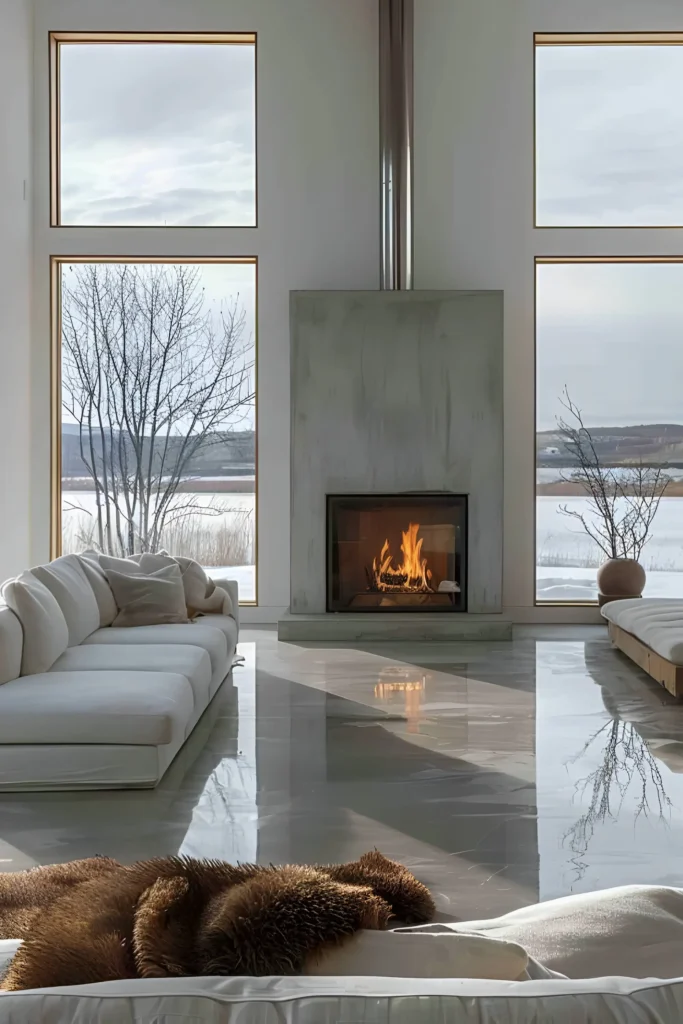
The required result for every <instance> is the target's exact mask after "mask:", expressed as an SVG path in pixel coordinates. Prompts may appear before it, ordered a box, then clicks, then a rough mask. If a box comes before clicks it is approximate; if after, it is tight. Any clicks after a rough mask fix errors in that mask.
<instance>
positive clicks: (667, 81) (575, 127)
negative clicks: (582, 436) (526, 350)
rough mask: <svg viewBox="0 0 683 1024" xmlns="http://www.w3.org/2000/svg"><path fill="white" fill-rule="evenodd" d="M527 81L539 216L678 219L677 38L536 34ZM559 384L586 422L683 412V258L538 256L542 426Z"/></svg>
mask: <svg viewBox="0 0 683 1024" xmlns="http://www.w3.org/2000/svg"><path fill="white" fill-rule="evenodd" d="M536 92H537V105H536V109H537V123H536V146H537V149H536V152H537V177H536V188H537V198H538V210H537V216H538V223H539V225H544V226H550V225H558V226H563V227H571V226H572V225H574V226H577V225H582V226H583V225H589V226H601V227H606V226H617V225H618V226H649V225H653V226H655V225H683V103H682V102H681V98H682V97H683V46H659V47H654V46H583V47H582V46H567V47H557V46H547V47H538V48H537V75H536ZM681 234H682V235H683V232H681ZM632 237H633V239H634V241H633V242H631V239H630V238H629V239H628V244H629V245H634V246H635V252H636V253H637V252H638V244H639V243H638V235H637V234H636V235H635V236H632ZM651 239H652V234H651V233H649V234H648V240H649V244H650V245H651ZM619 242H620V243H621V239H619ZM603 251H604V252H605V254H608V252H609V247H608V246H607V247H606V249H605V247H603ZM621 251H624V250H623V249H621ZM626 251H628V249H627V250H626ZM681 256H683V243H682V244H681ZM565 385H566V386H567V387H568V389H569V393H570V395H571V397H572V399H573V400H574V401H575V402H576V403H577V404H578V405H579V406H580V408H581V409H582V411H583V413H584V418H585V421H586V422H587V424H588V425H591V424H592V425H595V426H610V425H612V426H616V425H633V424H638V423H652V422H676V423H683V263H680V264H676V263H674V264H648V263H640V264H560V265H541V266H539V268H538V273H537V409H538V428H539V429H540V430H547V429H551V428H552V427H554V426H555V421H556V416H557V415H558V413H560V412H561V407H560V404H559V396H560V395H561V393H562V390H563V388H564V387H565Z"/></svg>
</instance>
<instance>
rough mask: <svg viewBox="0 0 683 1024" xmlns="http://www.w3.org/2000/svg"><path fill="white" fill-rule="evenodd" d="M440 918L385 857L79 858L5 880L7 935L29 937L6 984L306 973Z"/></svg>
mask: <svg viewBox="0 0 683 1024" xmlns="http://www.w3.org/2000/svg"><path fill="white" fill-rule="evenodd" d="M433 913H434V902H433V900H432V897H431V896H430V894H429V891H428V890H427V889H426V888H425V886H424V885H422V883H421V882H418V880H417V879H416V878H415V877H414V876H413V875H412V874H411V873H410V872H409V871H408V870H407V869H406V868H404V867H402V866H401V865H400V864H397V863H395V862H394V861H391V860H388V859H387V858H386V857H384V856H383V855H382V854H381V853H379V852H377V851H373V852H371V853H366V854H364V855H363V856H362V857H361V858H360V859H359V860H357V861H353V862H351V863H348V864H331V865H322V866H314V867H305V866H296V865H287V866H284V867H272V866H271V867H261V866H259V865H255V864H240V865H237V866H233V865H230V864H225V863H223V862H221V861H200V860H193V859H191V858H186V857H161V858H157V859H156V860H148V861H139V862H138V863H136V864H132V865H130V866H124V865H121V864H118V863H117V862H116V861H113V860H110V859H109V858H106V857H95V858H92V859H89V860H81V861H72V862H70V863H67V864H55V865H51V866H49V867H42V868H34V869H32V870H30V871H21V872H17V873H14V874H10V873H8V874H0V938H12V939H23V940H24V941H23V945H22V946H21V948H20V949H19V951H18V952H17V953H16V955H15V957H14V959H13V960H12V963H11V964H10V966H9V969H8V971H7V974H6V975H5V978H4V979H3V981H2V983H1V984H0V989H4V990H6V991H11V990H16V989H26V988H43V987H49V986H53V985H79V984H86V983H89V982H97V981H114V980H117V979H123V978H165V977H177V976H187V975H202V974H204V975H207V974H208V975H211V974H213V975H215V974H221V975H238V974H246V975H269V974H299V973H301V971H302V970H303V969H304V968H305V966H306V963H307V960H308V958H309V957H311V956H312V955H315V954H317V953H318V952H319V951H320V950H321V949H322V948H324V947H325V946H328V945H331V944H335V943H338V942H341V941H343V940H344V938H346V937H348V936H350V935H352V934H353V933H354V932H356V931H357V930H359V929H362V928H373V929H382V928H386V926H387V923H388V921H389V920H390V918H392V917H396V918H399V919H400V920H402V921H406V922H423V921H429V920H430V919H431V918H432V916H433Z"/></svg>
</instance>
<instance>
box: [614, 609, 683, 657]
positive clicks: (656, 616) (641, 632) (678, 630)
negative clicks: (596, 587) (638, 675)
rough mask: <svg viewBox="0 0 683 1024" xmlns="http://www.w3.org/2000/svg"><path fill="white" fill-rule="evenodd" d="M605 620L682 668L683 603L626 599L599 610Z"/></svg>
mask: <svg viewBox="0 0 683 1024" xmlns="http://www.w3.org/2000/svg"><path fill="white" fill-rule="evenodd" d="M600 611H601V613H602V615H603V617H604V618H606V619H608V620H609V621H610V622H613V623H614V625H615V626H619V628H620V629H625V630H626V632H627V633H632V634H633V635H634V636H636V637H637V638H638V639H639V640H642V642H643V643H644V644H647V646H648V647H650V648H651V649H652V650H653V651H654V652H655V653H656V654H659V655H660V656H661V657H662V658H666V659H667V661H672V662H673V663H674V665H683V601H679V600H677V599H675V598H667V597H664V598H658V597H645V598H625V599H624V600H623V601H609V602H608V603H607V604H605V605H603V607H602V608H601V609H600Z"/></svg>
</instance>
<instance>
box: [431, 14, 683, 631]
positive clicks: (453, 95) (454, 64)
mask: <svg viewBox="0 0 683 1024" xmlns="http://www.w3.org/2000/svg"><path fill="white" fill-rule="evenodd" d="M415 6H416V16H415V21H416V24H415V272H416V281H415V285H416V287H418V288H502V289H503V290H504V291H505V444H506V447H505V540H504V550H505V559H504V587H503V594H504V604H505V606H506V609H507V611H509V612H511V613H512V614H513V616H514V617H515V618H516V619H517V620H518V621H526V620H534V619H536V620H538V621H540V620H542V619H545V620H553V619H565V620H566V619H573V620H574V621H577V620H587V621H592V620H593V619H595V618H596V617H597V613H596V612H595V611H593V610H591V609H588V610H587V609H580V608H579V609H566V608H565V609H562V608H556V609H547V608H546V609H542V608H539V609H535V608H534V607H533V603H534V591H535V577H534V562H535V551H534V491H535V466H534V458H535V454H534V452H535V447H534V433H535V423H534V257H535V256H543V255H548V256H550V255H556V256H572V255H575V256H581V255H584V256H585V255H612V254H614V255H620V254H623V255H627V254H629V253H630V254H636V255H655V254H658V253H661V254H677V255H679V254H681V253H683V232H680V231H674V230H666V231H659V232H657V231H654V232H652V231H649V232H643V231H631V230H623V229H616V230H614V229H613V230H609V229H599V230H590V231H585V230H577V229H574V230H561V229H554V228H553V229H548V228H545V229H540V230H535V229H534V228H533V152H534V149H533V34H534V32H571V31H633V30H651V31H657V30H664V29H676V30H680V28H681V3H680V0H647V3H645V2H643V0H599V3H596V2H595V0H572V2H571V3H570V2H568V0H418V2H417V3H416V5H415Z"/></svg>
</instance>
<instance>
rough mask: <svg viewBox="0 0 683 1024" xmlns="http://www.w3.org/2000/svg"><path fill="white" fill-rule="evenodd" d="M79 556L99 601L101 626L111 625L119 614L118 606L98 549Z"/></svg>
mask: <svg viewBox="0 0 683 1024" xmlns="http://www.w3.org/2000/svg"><path fill="white" fill-rule="evenodd" d="M78 557H79V558H80V561H81V565H82V566H83V572H84V573H85V575H86V576H87V578H88V583H89V584H90V586H91V587H92V589H93V594H94V595H95V600H96V601H97V607H98V608H99V612H100V626H111V624H112V622H113V621H114V619H115V618H116V616H117V614H118V608H117V607H116V601H115V600H114V595H113V593H112V589H111V587H110V586H109V581H108V580H107V577H106V575H105V573H104V569H103V568H102V567H101V566H100V562H99V556H98V554H97V552H96V551H82V552H81V554H80V555H79V556H78Z"/></svg>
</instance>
